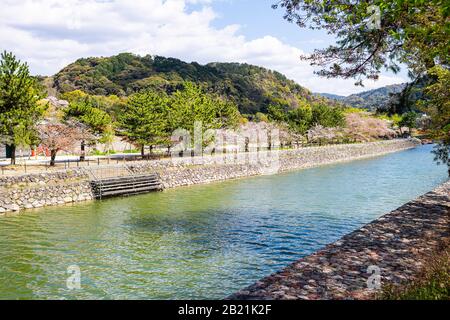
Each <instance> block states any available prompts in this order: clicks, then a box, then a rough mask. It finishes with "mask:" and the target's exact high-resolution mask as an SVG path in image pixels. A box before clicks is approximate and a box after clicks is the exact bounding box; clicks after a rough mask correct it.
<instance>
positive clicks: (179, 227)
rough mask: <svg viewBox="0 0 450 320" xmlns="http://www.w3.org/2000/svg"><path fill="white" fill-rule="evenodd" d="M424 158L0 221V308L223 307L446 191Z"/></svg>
mask: <svg viewBox="0 0 450 320" xmlns="http://www.w3.org/2000/svg"><path fill="white" fill-rule="evenodd" d="M431 148H432V146H422V147H418V148H416V149H411V150H407V151H402V152H397V153H393V154H389V155H385V156H381V157H375V158H371V159H366V160H359V161H353V162H348V163H341V164H336V165H328V166H322V167H318V168H314V169H308V170H300V171H295V172H290V173H286V174H280V175H273V176H261V177H254V178H246V179H240V180H234V181H226V182H220V183H214V184H210V185H199V186H193V187H186V188H178V189H173V190H167V191H164V192H160V193H152V194H146V195H141V196H134V197H128V198H116V199H109V200H103V201H97V202H90V203H81V204H74V205H70V206H60V207H49V208H43V209H38V210H31V211H26V212H24V213H22V214H21V215H16V216H7V217H3V218H0V299H215V298H224V297H226V296H227V295H229V294H231V293H233V292H235V291H237V290H238V289H241V288H242V287H245V286H247V285H249V284H251V283H253V282H254V281H256V280H258V279H260V278H261V277H264V276H266V275H268V274H270V273H272V272H274V271H277V270H279V269H281V268H283V267H284V266H286V265H287V264H289V263H291V262H293V261H295V260H297V259H299V258H301V257H303V256H305V255H308V254H311V253H313V252H314V251H317V250H318V249H320V248H321V247H323V246H324V245H326V244H328V243H331V242H334V241H336V240H338V239H339V238H341V237H342V236H343V235H345V234H347V233H349V232H351V231H353V230H355V229H357V228H359V227H361V226H363V225H364V224H366V223H368V222H370V221H372V220H374V219H376V218H378V217H380V216H381V215H383V214H385V213H388V212H389V211H391V210H393V209H396V208H397V207H399V206H400V205H402V204H403V203H405V202H408V201H410V200H412V199H414V198H416V197H417V196H419V195H421V194H423V193H426V192H428V191H430V190H432V189H433V188H434V187H436V186H437V185H439V184H441V183H442V182H444V181H446V180H447V170H446V168H445V167H443V166H437V165H436V164H435V163H434V162H433V155H432V154H431V153H430V151H431ZM70 266H76V268H79V270H80V271H81V289H75V290H69V289H68V288H67V286H66V280H67V279H68V277H69V276H70V274H69V273H68V268H69V267H70ZM70 270H72V269H70Z"/></svg>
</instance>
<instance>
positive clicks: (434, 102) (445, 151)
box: [421, 66, 450, 176]
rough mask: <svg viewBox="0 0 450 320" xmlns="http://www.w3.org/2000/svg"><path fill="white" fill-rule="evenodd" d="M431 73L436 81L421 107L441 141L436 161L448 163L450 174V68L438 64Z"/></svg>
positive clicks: (426, 91) (428, 90)
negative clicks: (429, 118)
mask: <svg viewBox="0 0 450 320" xmlns="http://www.w3.org/2000/svg"><path fill="white" fill-rule="evenodd" d="M430 75H431V76H433V77H435V78H436V82H435V83H433V84H431V85H429V86H428V87H426V88H425V94H426V96H427V97H428V99H427V100H426V101H422V102H421V109H422V110H423V111H424V112H426V113H427V114H428V115H429V116H430V117H431V136H432V137H433V138H434V139H436V140H438V141H440V142H439V144H438V145H437V146H436V148H435V150H434V153H435V155H436V161H438V162H440V163H444V164H447V166H448V171H449V172H448V173H449V176H450V90H449V88H450V70H448V69H445V68H442V67H438V66H436V67H434V68H433V69H432V70H430Z"/></svg>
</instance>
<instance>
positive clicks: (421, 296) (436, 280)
mask: <svg viewBox="0 0 450 320" xmlns="http://www.w3.org/2000/svg"><path fill="white" fill-rule="evenodd" d="M448 244H449V243H447V246H446V248H445V249H444V250H443V251H442V252H440V253H439V254H436V255H434V256H433V257H432V258H431V259H429V262H428V263H427V264H426V266H425V268H424V270H423V272H422V273H421V274H420V275H419V276H418V277H417V278H416V280H414V281H413V282H411V283H408V284H406V285H405V286H402V287H386V288H384V290H383V293H382V294H381V297H380V299H383V300H450V248H449V245H448Z"/></svg>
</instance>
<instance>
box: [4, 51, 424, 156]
mask: <svg viewBox="0 0 450 320" xmlns="http://www.w3.org/2000/svg"><path fill="white" fill-rule="evenodd" d="M0 86H1V87H2V88H3V89H2V90H1V99H0V109H1V110H2V116H1V117H0V134H1V135H2V137H3V140H4V141H3V143H4V144H6V145H10V146H11V147H12V149H15V148H16V147H17V146H21V147H24V146H25V147H26V146H30V147H33V146H38V145H39V146H42V147H45V148H47V149H48V150H50V155H51V161H50V164H51V165H54V164H55V160H56V156H57V154H58V152H60V151H66V152H71V153H77V152H79V153H80V154H81V160H83V158H84V152H85V147H86V146H87V145H95V144H96V143H102V144H105V145H106V146H107V147H106V148H107V149H106V150H103V151H102V153H104V154H111V153H114V150H112V149H111V148H108V145H110V143H111V141H112V140H113V139H114V137H115V136H119V137H121V138H122V139H124V140H126V141H129V142H131V143H132V144H134V145H135V146H136V147H137V148H139V149H140V150H141V154H142V156H144V154H145V149H146V148H145V147H146V146H148V147H149V149H150V152H152V151H153V150H154V149H155V148H158V149H161V148H167V150H168V151H170V149H171V147H172V146H173V144H174V141H172V139H171V135H172V133H173V132H174V131H175V130H176V129H178V128H183V129H186V130H188V131H189V132H190V134H191V135H192V134H193V131H194V124H195V122H198V121H200V122H202V123H203V127H202V129H203V132H202V133H204V132H205V131H206V130H209V129H213V130H221V129H228V128H231V129H248V128H262V129H265V130H267V131H268V132H271V131H272V130H275V129H276V130H278V131H279V133H280V134H279V137H280V144H281V147H282V148H284V147H294V146H296V147H298V146H304V145H309V144H319V145H323V144H330V143H353V142H366V141H374V140H379V139H392V138H394V137H397V136H400V135H402V127H409V131H411V128H413V127H415V126H416V121H415V120H416V116H417V115H416V114H415V113H410V114H409V115H410V116H408V114H405V116H403V117H402V116H398V115H390V116H389V115H386V114H376V113H371V112H368V111H365V110H361V109H356V108H351V107H349V106H347V105H344V104H341V103H338V102H335V101H332V100H329V99H326V98H318V97H316V96H314V95H313V94H311V92H310V91H309V90H307V89H305V88H303V87H301V86H299V85H298V84H296V83H295V82H293V81H291V80H288V79H287V78H286V77H284V76H283V75H281V74H279V73H277V72H274V71H270V70H267V69H264V68H260V67H255V66H250V65H246V64H220V63H214V64H209V65H206V66H201V65H199V64H195V63H191V64H188V63H184V62H182V61H179V60H176V59H170V58H163V57H152V56H145V57H139V56H135V55H133V54H128V53H125V54H120V55H118V56H114V57H110V58H89V59H80V60H78V61H76V62H75V63H73V64H71V65H69V66H68V67H66V68H65V69H63V70H62V71H61V72H59V73H58V74H57V75H55V76H54V77H52V78H39V77H33V76H31V75H30V73H29V71H28V66H27V65H26V63H22V62H20V61H18V60H17V59H16V58H15V56H14V55H13V54H11V53H6V52H5V53H3V54H2V62H1V67H0ZM55 90H56V94H57V95H58V98H59V99H61V100H59V101H63V102H64V103H63V104H58V103H55V102H54V101H55V100H54V99H45V97H46V96H47V95H48V94H49V92H52V91H55ZM17 93H19V94H17ZM56 101H58V99H56ZM25 111H26V112H25ZM407 116H408V117H407ZM407 119H409V121H405V120H407ZM403 131H405V130H403ZM268 147H269V148H271V146H268ZM14 161H15V159H14V154H13V158H12V164H14Z"/></svg>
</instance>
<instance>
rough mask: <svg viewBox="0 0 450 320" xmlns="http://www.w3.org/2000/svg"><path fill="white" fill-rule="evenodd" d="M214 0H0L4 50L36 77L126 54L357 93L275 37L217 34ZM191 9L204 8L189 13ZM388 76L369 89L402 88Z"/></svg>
mask: <svg viewBox="0 0 450 320" xmlns="http://www.w3.org/2000/svg"><path fill="white" fill-rule="evenodd" d="M211 1H213V0H165V1H164V0H134V1H128V0H65V1H59V0H0V5H1V8H2V10H1V11H0V28H1V29H0V43H1V45H0V46H1V49H6V50H10V51H13V52H14V53H16V54H17V55H18V56H19V57H20V58H21V59H24V60H26V61H28V62H29V64H30V66H31V68H32V71H33V72H35V73H39V74H45V75H49V74H53V73H56V72H57V71H58V70H60V69H61V68H62V67H64V66H65V65H67V64H68V63H70V62H73V61H74V60H76V59H78V58H80V57H87V56H110V55H113V54H117V53H120V52H134V53H138V54H153V55H156V54H157V55H163V56H172V57H177V58H180V59H183V60H187V61H197V62H200V63H208V62H212V61H226V62H247V63H251V64H256V65H260V66H264V67H267V68H270V69H274V70H277V71H279V72H281V73H284V74H285V75H286V76H288V77H289V78H291V79H294V80H296V81H297V82H298V83H299V84H301V85H303V86H305V87H307V88H309V89H311V90H313V91H315V92H330V93H337V94H345V95H347V94H351V93H354V92H357V91H361V90H362V89H361V88H359V87H355V86H354V85H353V83H354V81H352V80H348V81H343V80H337V79H331V80H326V79H322V78H318V77H316V76H315V75H313V69H312V68H311V67H310V66H309V65H308V64H306V63H304V62H301V61H300V60H299V56H300V54H301V53H302V51H301V50H300V49H299V48H296V47H293V46H291V45H289V44H287V43H284V42H282V41H280V40H279V39H277V38H275V37H272V36H269V35H268V36H265V37H262V38H258V39H247V38H246V37H244V36H243V35H242V34H240V33H239V31H240V29H239V26H238V25H229V26H226V27H224V28H214V27H213V26H212V22H213V20H214V19H216V18H217V13H216V12H214V11H213V10H212V9H211V7H210V6H209V3H211ZM189 4H197V7H198V5H200V8H201V9H199V10H197V11H190V10H188V9H189V8H188V5H189ZM404 81H405V80H404V79H402V78H399V77H391V76H382V77H381V79H380V80H379V81H377V82H375V83H373V82H367V83H366V89H371V88H375V87H381V86H383V85H387V84H393V83H399V82H404Z"/></svg>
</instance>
